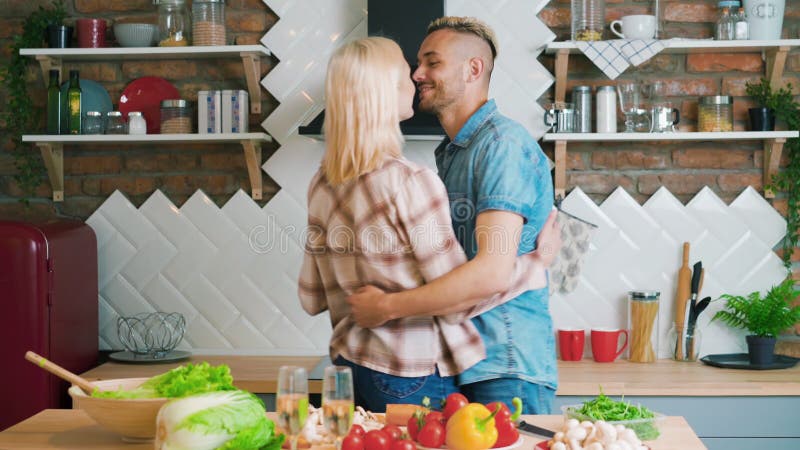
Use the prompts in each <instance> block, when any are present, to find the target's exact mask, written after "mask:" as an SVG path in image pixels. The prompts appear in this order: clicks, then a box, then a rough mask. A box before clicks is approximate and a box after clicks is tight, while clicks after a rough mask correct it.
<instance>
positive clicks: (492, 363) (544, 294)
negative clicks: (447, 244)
mask: <svg viewBox="0 0 800 450" xmlns="http://www.w3.org/2000/svg"><path fill="white" fill-rule="evenodd" d="M436 166H437V169H438V171H439V176H440V177H441V178H442V181H443V182H444V184H445V186H446V187H447V192H448V195H449V198H450V215H451V217H452V219H453V228H454V229H455V232H456V236H457V237H458V240H459V242H460V243H461V245H462V246H463V247H464V251H465V252H466V254H467V258H469V259H472V258H474V257H475V254H476V253H477V250H478V246H477V241H476V239H475V221H476V217H477V215H478V214H479V213H481V212H483V211H486V210H502V211H510V212H513V213H516V214H519V215H520V216H522V217H523V220H524V226H523V231H522V239H521V242H520V245H519V251H518V254H523V253H528V252H530V251H532V250H533V249H534V247H535V246H536V237H537V236H538V234H539V231H540V230H541V228H542V226H543V224H544V222H545V220H546V219H547V216H548V214H549V213H550V210H551V209H552V207H553V187H552V181H551V177H550V168H549V166H548V164H547V158H546V157H545V156H544V153H542V149H541V148H540V147H539V145H538V144H537V143H536V141H535V140H534V139H533V138H532V137H531V135H530V134H529V133H528V131H527V130H526V129H525V128H523V127H522V125H520V124H519V123H517V122H515V121H513V120H511V119H509V118H507V117H505V116H503V115H501V114H500V113H499V112H498V111H497V106H496V105H495V102H494V100H489V101H488V102H486V103H485V104H484V105H483V106H481V108H480V109H478V110H477V111H476V112H475V113H474V114H473V115H472V116H471V117H470V118H469V120H467V122H466V123H465V124H464V126H463V127H462V128H461V130H460V131H459V132H458V134H457V135H456V137H455V139H454V140H453V141H452V142H451V141H450V139H449V138H445V140H444V141H443V142H442V143H441V144H440V145H439V146H438V147H437V149H436ZM472 321H473V322H474V323H475V326H476V327H477V328H478V331H479V332H480V334H481V337H482V338H483V341H484V344H485V345H486V354H487V357H486V359H485V360H483V361H481V362H479V363H478V364H476V365H474V366H472V367H471V368H469V369H468V370H467V371H466V372H464V373H462V374H461V375H459V384H469V383H475V382H478V381H485V380H490V379H495V378H520V379H523V380H525V381H528V382H532V383H536V384H541V385H545V386H548V387H551V388H553V389H555V388H556V385H557V368H556V359H555V338H554V335H553V322H552V319H551V317H550V313H549V295H548V289H547V288H546V287H545V288H542V289H537V290H533V291H527V292H525V293H523V294H522V295H520V296H519V297H517V298H515V299H513V300H511V301H509V302H507V303H505V304H503V305H500V306H498V307H496V308H494V309H492V310H491V311H488V312H486V313H484V314H481V315H480V316H478V317H475V318H474V319H472Z"/></svg>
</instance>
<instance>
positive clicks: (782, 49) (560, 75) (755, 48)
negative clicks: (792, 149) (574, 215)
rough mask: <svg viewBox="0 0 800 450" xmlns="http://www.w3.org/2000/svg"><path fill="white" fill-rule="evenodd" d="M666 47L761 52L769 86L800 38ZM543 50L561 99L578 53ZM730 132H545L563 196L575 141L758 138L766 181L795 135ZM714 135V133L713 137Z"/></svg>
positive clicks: (564, 46) (566, 47)
mask: <svg viewBox="0 0 800 450" xmlns="http://www.w3.org/2000/svg"><path fill="white" fill-rule="evenodd" d="M664 44H665V48H664V50H662V51H661V53H668V54H669V53H674V54H689V53H759V52H760V53H761V54H762V56H763V58H764V59H765V61H766V78H767V79H768V80H769V81H770V84H771V85H772V86H777V85H778V84H779V83H780V82H781V79H782V78H783V70H784V67H785V65H786V58H787V56H788V54H789V51H790V50H791V49H792V48H794V47H798V46H800V39H784V40H776V41H757V40H752V41H749V40H748V41H714V40H690V39H686V40H682V39H671V40H667V41H664ZM545 52H546V53H547V54H549V55H555V58H556V61H555V71H556V73H555V75H556V82H555V99H554V100H555V101H564V100H565V97H566V91H567V67H568V65H569V57H570V55H573V54H581V52H580V50H578V47H577V45H576V44H575V43H574V42H551V43H550V44H548V45H547V48H546V50H545ZM769 133H772V134H762V132H730V133H657V134H656V133H613V134H612V133H581V134H580V137H578V134H577V133H547V134H545V136H544V141H545V142H554V143H555V158H554V159H555V177H554V183H555V193H556V196H557V197H558V196H561V197H562V198H563V197H564V195H565V194H566V181H567V180H566V161H567V159H566V153H567V144H568V143H569V142H577V141H618V142H629V141H708V140H761V141H763V145H764V166H763V167H764V174H763V177H764V181H765V184H766V183H767V182H768V181H769V180H770V179H771V178H772V175H773V174H774V173H775V172H776V171H777V170H778V164H779V162H780V159H781V153H782V151H783V144H784V143H785V142H786V139H788V138H796V137H798V132H797V130H793V131H789V132H774V133H773V132H769ZM712 135H713V136H712ZM764 195H765V196H766V197H768V198H771V197H774V195H775V194H774V192H771V191H769V190H767V189H765V191H764Z"/></svg>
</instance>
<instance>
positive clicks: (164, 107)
mask: <svg viewBox="0 0 800 450" xmlns="http://www.w3.org/2000/svg"><path fill="white" fill-rule="evenodd" d="M191 132H192V106H191V104H190V103H189V101H188V100H162V101H161V133H162V134H188V133H191Z"/></svg>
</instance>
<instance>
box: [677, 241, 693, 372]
mask: <svg viewBox="0 0 800 450" xmlns="http://www.w3.org/2000/svg"><path fill="white" fill-rule="evenodd" d="M691 280H692V270H691V269H689V243H688V242H684V243H683V264H682V265H681V267H680V269H678V287H677V289H675V331H677V332H678V337H677V340H678V342H677V343H676V345H675V359H677V360H683V342H682V341H683V339H681V336H682V335H683V322H684V320H685V319H686V301H687V300H689V296H690V295H691Z"/></svg>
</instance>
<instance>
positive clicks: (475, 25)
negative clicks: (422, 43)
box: [428, 16, 497, 59]
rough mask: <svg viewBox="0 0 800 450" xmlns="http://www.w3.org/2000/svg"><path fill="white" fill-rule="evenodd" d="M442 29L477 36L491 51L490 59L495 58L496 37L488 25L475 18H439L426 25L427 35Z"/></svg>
mask: <svg viewBox="0 0 800 450" xmlns="http://www.w3.org/2000/svg"><path fill="white" fill-rule="evenodd" d="M443 29H447V30H453V31H457V32H459V33H468V34H472V35H475V36H478V37H479V38H481V39H483V41H484V42H486V43H487V44H489V48H490V49H491V50H492V59H495V58H497V37H496V36H495V35H494V31H493V30H492V29H491V28H490V27H489V25H486V24H485V23H484V22H482V21H480V20H478V19H476V18H475V17H457V16H445V17H440V18H438V19H436V20H434V21H433V22H431V23H430V25H428V34H431V33H433V32H434V31H437V30H443Z"/></svg>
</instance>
